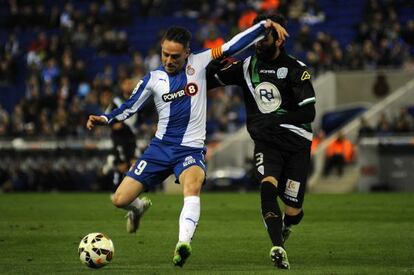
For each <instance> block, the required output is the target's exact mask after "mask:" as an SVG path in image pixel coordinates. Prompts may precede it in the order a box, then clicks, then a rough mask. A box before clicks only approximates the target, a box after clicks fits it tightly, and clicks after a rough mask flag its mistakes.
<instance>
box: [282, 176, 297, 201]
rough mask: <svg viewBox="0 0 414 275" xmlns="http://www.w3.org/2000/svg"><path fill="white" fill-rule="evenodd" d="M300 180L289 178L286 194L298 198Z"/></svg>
mask: <svg viewBox="0 0 414 275" xmlns="http://www.w3.org/2000/svg"><path fill="white" fill-rule="evenodd" d="M299 187H300V182H298V181H294V180H291V179H288V180H287V181H286V188H285V194H286V195H287V196H289V197H292V198H297V197H298V193H299Z"/></svg>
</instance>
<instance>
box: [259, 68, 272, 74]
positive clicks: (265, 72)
mask: <svg viewBox="0 0 414 275" xmlns="http://www.w3.org/2000/svg"><path fill="white" fill-rule="evenodd" d="M259 73H261V74H275V73H276V71H275V70H265V69H261V70H260V71H259Z"/></svg>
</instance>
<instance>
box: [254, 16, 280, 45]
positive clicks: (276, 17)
mask: <svg viewBox="0 0 414 275" xmlns="http://www.w3.org/2000/svg"><path fill="white" fill-rule="evenodd" d="M266 19H270V20H272V21H273V22H275V23H279V25H281V26H282V27H283V28H285V29H286V25H287V20H286V18H285V17H284V16H283V15H281V14H260V15H258V16H257V17H256V18H255V19H254V21H253V24H256V23H258V22H260V21H262V20H266ZM271 33H272V36H273V38H274V40H275V41H276V40H278V39H279V36H278V34H277V31H276V30H275V29H273V28H272V30H271Z"/></svg>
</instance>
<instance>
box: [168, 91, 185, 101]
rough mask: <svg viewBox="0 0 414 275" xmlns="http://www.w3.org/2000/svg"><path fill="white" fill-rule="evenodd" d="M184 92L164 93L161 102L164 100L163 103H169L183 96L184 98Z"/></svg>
mask: <svg viewBox="0 0 414 275" xmlns="http://www.w3.org/2000/svg"><path fill="white" fill-rule="evenodd" d="M185 95H186V94H185V92H184V90H179V91H176V92H173V93H166V94H163V95H162V100H164V102H170V101H173V100H176V99H179V98H182V97H183V96H185Z"/></svg>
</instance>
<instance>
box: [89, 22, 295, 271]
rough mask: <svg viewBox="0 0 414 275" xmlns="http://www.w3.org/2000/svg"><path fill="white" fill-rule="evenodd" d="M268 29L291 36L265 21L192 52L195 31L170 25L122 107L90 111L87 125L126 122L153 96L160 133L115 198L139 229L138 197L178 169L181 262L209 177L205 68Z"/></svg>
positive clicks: (141, 207) (142, 206)
mask: <svg viewBox="0 0 414 275" xmlns="http://www.w3.org/2000/svg"><path fill="white" fill-rule="evenodd" d="M267 29H274V30H275V31H276V32H277V33H278V34H279V35H280V36H281V37H285V36H286V35H287V33H286V30H285V29H284V28H283V27H281V26H280V25H279V24H277V23H274V22H272V21H271V20H263V21H260V22H258V23H257V24H255V25H254V26H252V27H250V28H249V29H247V30H245V31H243V32H242V33H239V34H238V35H236V36H235V37H233V38H232V39H231V40H230V41H228V42H227V43H225V44H224V45H222V46H220V47H217V48H214V49H208V50H205V51H202V52H200V53H190V40H191V34H190V32H188V31H187V30H186V29H184V28H181V27H171V28H170V29H168V30H167V32H166V33H165V35H164V36H163V38H162V40H161V59H162V66H160V67H159V68H158V69H156V70H154V71H151V72H149V73H148V74H147V75H145V76H144V78H143V79H142V80H141V81H140V82H139V83H138V84H137V86H136V87H135V89H134V91H133V93H132V95H131V97H130V98H129V99H128V100H127V101H126V102H125V103H123V104H122V105H121V107H120V108H117V109H116V110H114V111H112V112H110V113H108V114H103V115H91V116H89V119H88V122H87V125H86V126H87V128H88V129H92V128H93V127H94V126H95V125H99V124H111V123H114V122H116V121H122V120H125V119H127V118H128V117H130V116H131V115H133V114H135V113H136V112H138V111H139V110H140V108H141V107H142V106H143V104H144V103H145V101H146V100H147V99H148V98H149V97H150V96H152V97H153V99H154V102H155V106H156V109H157V112H158V117H159V119H158V128H157V132H156V134H155V137H154V138H153V139H152V141H151V143H150V144H149V146H148V147H147V149H146V150H145V152H144V153H143V154H142V155H141V157H140V158H139V159H138V160H137V161H136V163H135V165H133V166H132V167H131V169H130V170H129V172H128V173H127V174H126V176H125V178H124V179H123V181H122V182H121V184H120V185H119V187H118V188H117V190H116V192H115V194H114V195H113V197H112V202H113V204H114V205H115V206H116V207H121V208H124V209H126V210H127V211H128V214H127V217H128V220H127V230H128V231H129V232H136V230H137V228H138V225H139V221H140V218H141V216H142V214H143V213H144V211H145V210H146V209H147V208H148V207H149V206H150V205H151V201H150V200H149V199H148V198H145V197H144V198H141V199H140V198H138V196H139V195H140V194H141V193H142V192H143V191H145V190H146V189H147V188H148V187H151V186H153V185H156V184H159V183H161V182H162V181H163V180H164V179H165V178H166V177H167V176H169V175H170V174H172V173H174V174H175V176H176V178H177V181H178V183H180V184H181V185H182V186H183V195H184V205H183V208H182V211H181V215H180V218H179V238H178V243H177V245H176V248H175V252H174V256H173V264H174V265H176V266H180V267H182V266H183V264H184V263H185V261H186V259H187V258H188V257H189V256H190V254H191V246H190V242H191V239H192V237H193V235H194V232H195V230H196V227H197V224H198V222H199V217H200V192H201V187H202V185H203V183H204V181H205V176H206V175H205V173H206V166H205V160H204V154H205V145H204V140H205V132H206V109H207V104H206V101H207V96H206V92H207V91H206V90H207V89H206V70H205V68H206V66H207V65H208V63H209V62H210V61H211V60H212V59H217V58H221V57H225V56H230V55H234V54H236V53H238V52H240V51H242V50H244V49H246V48H247V47H249V46H250V45H252V44H254V43H255V42H256V41H258V40H260V39H262V38H263V37H264V34H265V32H266V30H267Z"/></svg>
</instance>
